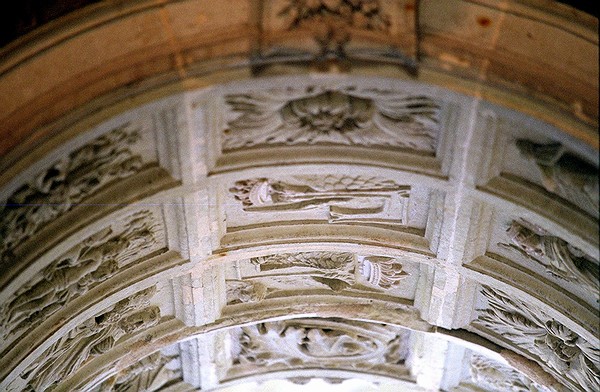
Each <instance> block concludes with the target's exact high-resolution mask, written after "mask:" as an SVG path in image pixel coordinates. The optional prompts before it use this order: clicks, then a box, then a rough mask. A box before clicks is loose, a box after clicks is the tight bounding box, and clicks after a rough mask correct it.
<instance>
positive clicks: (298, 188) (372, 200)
mask: <svg viewBox="0 0 600 392" xmlns="http://www.w3.org/2000/svg"><path fill="white" fill-rule="evenodd" d="M229 191H230V192H231V193H233V194H234V197H235V199H237V200H239V201H240V202H241V204H242V206H243V209H244V211H247V212H252V213H273V212H274V211H298V210H306V209H315V208H325V209H326V210H327V212H328V217H329V218H328V220H329V222H330V223H343V222H370V223H392V224H404V223H405V218H404V216H405V213H406V203H407V200H408V197H409V195H410V186H407V185H398V184H396V183H395V182H394V181H392V180H388V179H385V178H381V177H368V176H345V175H325V176H293V177H291V178H289V179H288V180H285V181H283V180H275V179H268V178H253V179H248V180H242V181H237V182H236V183H235V185H234V186H233V187H232V188H230V190H229Z"/></svg>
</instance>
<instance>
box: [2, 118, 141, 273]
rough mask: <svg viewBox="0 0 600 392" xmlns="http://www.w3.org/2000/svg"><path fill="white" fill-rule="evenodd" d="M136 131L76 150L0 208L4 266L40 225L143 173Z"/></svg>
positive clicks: (125, 131)
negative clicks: (136, 147)
mask: <svg viewBox="0 0 600 392" xmlns="http://www.w3.org/2000/svg"><path fill="white" fill-rule="evenodd" d="M139 140H140V134H139V130H137V129H132V128H131V127H130V126H129V125H125V126H123V127H120V128H116V129H114V130H112V131H110V132H108V133H107V134H105V135H103V136H100V137H99V138H97V139H95V140H93V141H91V142H90V143H88V144H86V145H84V146H83V147H80V148H79V149H77V150H75V151H73V152H72V153H70V154H69V155H68V156H67V157H65V158H63V159H62V160H59V161H57V162H55V163H53V164H52V166H50V167H49V168H48V169H47V170H45V171H44V172H42V173H40V174H38V175H37V176H36V177H35V178H34V179H33V180H32V181H31V182H30V183H28V184H25V185H23V186H22V187H20V188H19V189H17V190H16V191H15V192H14V193H13V194H12V195H11V196H10V197H8V199H7V200H6V204H5V205H4V206H2V207H0V238H1V241H0V261H1V262H2V263H7V262H9V261H10V260H11V259H12V257H13V256H12V253H13V251H14V249H15V247H17V246H18V245H19V244H20V243H22V242H23V241H25V240H26V239H28V238H29V237H31V236H32V235H33V234H35V233H36V232H37V231H38V230H39V229H40V228H41V227H42V226H43V225H44V224H46V223H48V222H50V221H52V220H54V219H56V218H57V217H59V216H60V215H61V214H63V213H65V212H67V211H69V210H71V209H72V208H73V207H74V206H75V205H76V204H77V203H79V202H81V201H83V200H85V199H86V198H87V197H89V196H91V195H92V194H94V193H96V192H97V191H98V190H100V189H101V188H103V187H104V186H106V185H107V184H109V183H110V182H112V181H114V180H118V179H122V178H125V177H129V176H131V175H133V174H135V173H137V172H139V171H140V170H141V169H142V167H143V164H144V163H143V161H142V157H141V156H140V155H137V154H136V153H135V152H134V151H133V150H132V146H134V145H135V144H136V143H137V142H138V141H139Z"/></svg>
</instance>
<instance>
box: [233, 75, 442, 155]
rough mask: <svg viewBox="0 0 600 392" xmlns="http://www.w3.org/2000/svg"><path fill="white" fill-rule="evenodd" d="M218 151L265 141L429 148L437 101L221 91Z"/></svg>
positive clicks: (354, 92)
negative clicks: (223, 114)
mask: <svg viewBox="0 0 600 392" xmlns="http://www.w3.org/2000/svg"><path fill="white" fill-rule="evenodd" d="M225 100H226V102H227V104H228V105H229V106H230V108H231V110H232V112H233V113H232V116H231V118H230V119H229V121H228V122H227V128H226V129H225V130H224V132H223V147H222V148H223V151H224V152H228V151H232V150H236V149H240V148H248V147H260V146H269V145H274V146H277V145H280V146H281V145H289V146H293V145H315V144H324V145H346V146H365V147H373V146H387V147H392V148H398V149H408V150H414V151H418V152H419V153H428V154H434V153H435V148H436V145H437V139H438V135H439V114H440V105H439V103H437V102H436V101H434V100H433V99H431V98H429V97H426V96H421V95H409V94H404V93H402V92H395V91H388V90H376V89H363V90H358V89H356V88H346V89H341V90H328V89H324V88H320V87H317V86H311V87H307V88H306V89H304V90H302V89H291V88H290V89H280V90H275V89H271V90H266V91H261V92H250V93H246V94H232V95H228V96H226V97H225Z"/></svg>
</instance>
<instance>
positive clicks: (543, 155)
mask: <svg viewBox="0 0 600 392" xmlns="http://www.w3.org/2000/svg"><path fill="white" fill-rule="evenodd" d="M517 148H518V149H519V151H520V152H521V154H523V155H524V156H525V157H527V158H528V159H530V160H531V161H533V162H535V164H536V166H537V168H538V170H539V173H540V175H541V177H542V184H543V185H544V188H546V190H547V191H548V192H552V193H554V194H557V195H558V196H560V197H562V198H565V199H567V200H569V201H570V202H571V203H573V204H575V205H577V206H578V207H580V208H582V209H583V210H585V211H587V212H588V213H590V214H592V215H594V216H596V217H597V216H598V205H599V204H598V200H599V197H600V196H599V195H600V191H599V189H600V188H599V186H598V169H597V168H595V167H593V166H592V165H590V164H589V163H587V162H585V161H583V160H582V159H580V158H578V157H576V156H574V155H572V154H570V153H568V152H567V151H566V149H565V148H564V146H562V145H561V144H560V143H553V144H537V143H534V142H531V141H529V140H524V139H520V140H517Z"/></svg>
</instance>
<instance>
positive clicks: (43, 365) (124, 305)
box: [20, 286, 160, 392]
mask: <svg viewBox="0 0 600 392" xmlns="http://www.w3.org/2000/svg"><path fill="white" fill-rule="evenodd" d="M155 293H156V287H154V286H153V287H150V288H148V289H144V290H142V291H140V292H138V293H136V294H134V295H132V296H130V297H128V298H126V299H124V300H121V301H119V302H117V303H116V304H115V305H113V306H112V307H110V308H109V309H107V310H105V311H104V312H103V313H100V314H98V315H96V316H94V317H91V318H89V319H87V320H86V321H84V322H83V323H81V324H80V325H78V326H77V327H75V328H74V329H72V330H71V331H69V332H68V333H66V334H65V335H63V336H62V337H61V338H59V339H58V340H57V341H56V342H55V343H54V344H52V345H51V346H50V347H49V348H48V349H46V350H45V351H44V352H43V353H42V354H41V355H40V356H39V357H38V358H37V359H36V360H35V361H34V362H33V363H31V364H30V365H29V366H28V367H27V368H26V369H25V370H24V371H23V372H22V373H21V374H20V377H21V378H22V379H23V380H27V383H28V390H30V391H35V392H41V391H47V390H51V389H53V388H54V387H55V384H56V383H58V382H60V381H62V380H65V379H67V378H68V377H69V376H70V375H72V374H73V373H75V372H76V371H77V370H78V369H79V368H80V367H81V366H83V365H84V364H85V363H87V362H88V361H89V360H91V359H93V358H94V357H96V356H98V355H102V354H103V353H106V352H107V351H109V350H110V349H112V348H113V347H114V346H115V345H116V344H117V343H118V341H119V339H120V338H122V337H124V336H126V335H129V334H134V333H137V332H140V331H142V330H144V329H147V328H150V327H152V326H154V325H156V324H158V322H159V319H160V309H159V308H158V307H157V306H153V305H150V299H151V297H152V296H154V294H155Z"/></svg>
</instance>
